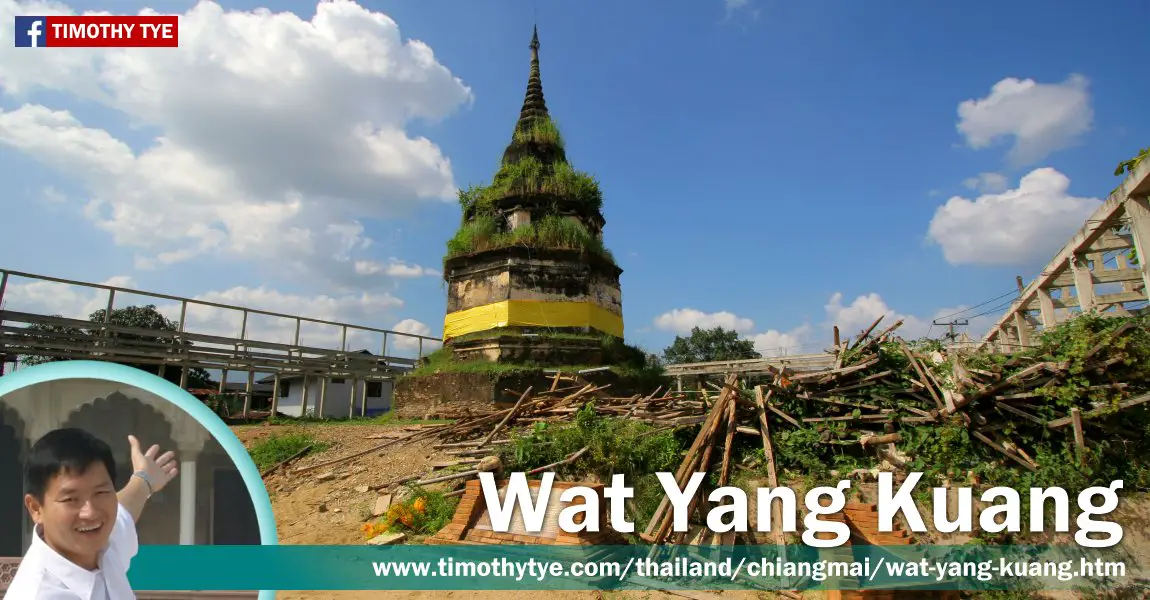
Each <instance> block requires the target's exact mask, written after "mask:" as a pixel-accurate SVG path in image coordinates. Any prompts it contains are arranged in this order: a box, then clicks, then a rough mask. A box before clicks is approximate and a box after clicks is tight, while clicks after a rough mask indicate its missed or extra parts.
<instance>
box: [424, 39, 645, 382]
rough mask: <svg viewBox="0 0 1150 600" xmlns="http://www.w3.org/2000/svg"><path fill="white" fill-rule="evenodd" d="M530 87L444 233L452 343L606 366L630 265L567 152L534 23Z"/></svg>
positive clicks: (514, 357)
mask: <svg viewBox="0 0 1150 600" xmlns="http://www.w3.org/2000/svg"><path fill="white" fill-rule="evenodd" d="M530 47H531V70H530V75H529V77H528V80H527V94H526V97H525V98H524V100H523V108H522V110H521V111H520V113H519V120H518V122H517V123H516V124H515V129H514V132H513V134H512V138H511V143H510V144H509V145H508V146H507V149H506V151H505V152H504V153H503V159H502V162H501V164H500V168H499V170H498V172H496V174H495V177H494V178H493V180H492V182H491V184H490V185H485V186H472V187H471V188H469V189H467V190H464V191H461V192H460V194H459V202H460V205H461V207H462V209H463V219H462V224H461V226H460V229H459V231H458V233H456V235H455V237H453V238H452V239H451V240H450V241H449V242H448V253H447V257H446V258H445V260H444V270H443V272H444V279H445V280H446V281H447V285H448V297H447V316H446V317H445V319H444V336H443V337H444V341H445V343H446V344H447V345H448V346H449V347H450V348H451V349H452V352H453V353H454V357H455V359H457V360H475V359H480V358H483V359H487V360H492V361H500V362H532V363H535V364H539V365H572V364H582V365H588V364H602V363H603V361H604V357H603V354H602V347H603V345H602V341H603V339H604V338H605V336H607V339H610V338H615V339H618V340H621V339H622V337H623V317H622V314H623V310H622V293H621V291H620V288H619V275H620V274H621V273H622V269H620V268H619V267H618V266H617V265H616V264H615V261H614V259H613V258H612V256H611V254H610V252H608V251H607V249H606V248H605V247H604V246H603V226H604V224H605V221H604V219H603V214H602V212H601V210H602V204H603V196H602V192H601V191H600V188H599V183H598V182H597V181H596V180H595V179H594V178H593V177H591V176H590V175H588V174H586V173H583V172H581V171H577V170H576V169H574V168H573V167H572V165H571V163H570V162H568V160H567V153H566V149H565V148H564V144H563V138H562V137H561V136H560V133H559V129H558V127H557V126H556V124H555V122H554V121H553V120H552V119H551V115H550V113H549V112H548V110H547V103H546V101H545V99H544V96H543V81H542V78H541V76H540V70H539V34H538V30H536V31H535V34H534V35H533V36H532V39H531V46H530Z"/></svg>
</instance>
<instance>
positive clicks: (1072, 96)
mask: <svg viewBox="0 0 1150 600" xmlns="http://www.w3.org/2000/svg"><path fill="white" fill-rule="evenodd" d="M1088 87H1089V84H1088V82H1087V80H1086V78H1085V77H1083V76H1081V75H1071V76H1070V77H1069V78H1068V79H1067V80H1066V81H1064V82H1062V83H1053V84H1051V83H1038V82H1036V81H1034V80H1033V79H1022V80H1020V79H1015V78H1013V77H1008V78H1006V79H1003V80H1002V81H999V82H998V83H996V84H994V87H992V88H991V90H990V94H988V95H987V96H986V97H985V98H979V99H976V100H966V101H964V102H962V103H961V104H959V105H958V117H959V120H958V131H959V133H961V134H962V136H963V137H964V138H965V139H966V143H967V145H969V146H970V147H971V148H973V149H975V150H978V149H982V148H987V147H989V146H991V145H992V144H994V143H995V142H997V141H999V140H1001V139H1003V138H1013V145H1012V146H1011V149H1010V152H1009V154H1008V159H1009V160H1010V162H1012V163H1014V164H1015V165H1028V164H1033V163H1035V162H1037V161H1039V160H1042V159H1043V158H1044V157H1046V156H1047V155H1049V154H1050V153H1052V152H1054V151H1056V150H1060V149H1062V148H1065V147H1067V146H1070V145H1071V144H1073V143H1074V142H1075V141H1076V140H1077V139H1078V137H1079V136H1081V135H1082V134H1084V133H1086V132H1087V131H1089V130H1090V126H1091V123H1092V121H1093V119H1094V111H1093V109H1091V107H1090V92H1089V90H1088Z"/></svg>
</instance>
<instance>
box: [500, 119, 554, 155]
mask: <svg viewBox="0 0 1150 600" xmlns="http://www.w3.org/2000/svg"><path fill="white" fill-rule="evenodd" d="M512 143H513V144H516V145H524V144H538V145H549V146H555V147H556V148H560V149H562V148H563V147H564V144H563V135H562V134H561V133H559V126H558V125H557V124H556V123H555V121H554V120H552V119H540V118H536V119H532V120H531V124H530V127H527V128H526V129H516V130H515V133H514V135H513V137H512Z"/></svg>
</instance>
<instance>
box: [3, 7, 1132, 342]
mask: <svg viewBox="0 0 1150 600" xmlns="http://www.w3.org/2000/svg"><path fill="white" fill-rule="evenodd" d="M193 5H194V3H192V2H168V1H163V2H153V3H150V4H143V3H138V2H120V1H105V2H83V3H81V2H73V3H71V4H69V6H70V7H71V8H72V9H74V10H77V11H84V10H107V11H111V12H115V13H135V12H136V11H137V10H138V9H139V8H140V7H142V6H150V7H152V8H155V9H156V10H159V11H161V12H172V13H185V12H187V11H189V10H190V9H191V7H192V6H193ZM260 6H262V4H260V3H252V2H240V3H232V2H226V3H224V4H223V10H220V11H210V10H206V9H205V8H204V7H203V6H201V7H200V8H199V9H197V10H198V11H200V12H198V13H194V14H193V15H191V16H188V17H186V18H185V20H184V21H183V22H182V26H181V45H182V47H181V48H180V49H178V50H143V51H140V50H136V51H125V50H120V51H112V52H107V51H92V52H87V51H72V50H62V49H60V50H51V49H41V50H35V51H29V50H23V51H21V52H15V49H13V48H11V47H10V46H11V45H12V44H11V42H10V41H9V38H10V35H11V29H10V28H11V26H12V25H11V23H12V20H11V17H10V15H11V14H12V13H16V14H40V13H43V12H44V11H45V10H47V9H45V8H43V6H42V5H40V4H37V3H26V2H20V3H13V2H12V0H0V17H2V18H3V19H2V22H0V27H3V28H6V29H0V35H2V36H3V37H2V38H0V65H3V66H0V111H3V112H0V179H3V180H4V181H5V182H6V183H7V188H6V190H7V192H8V193H7V194H5V195H4V196H3V198H0V204H2V213H0V214H4V215H5V217H4V219H3V225H4V227H3V229H4V234H3V236H2V237H0V253H2V255H3V256H4V257H5V258H4V259H3V260H2V261H0V265H2V266H3V267H5V268H12V269H17V270H22V271H30V272H35V273H42V274H47V275H52V276H57V277H66V278H74V279H80V280H85V281H107V280H111V279H112V278H116V279H115V281H118V282H121V283H123V282H130V283H131V284H132V286H133V287H137V288H140V289H146V290H153V291H159V292H164V293H169V294H179V295H188V296H203V297H207V298H214V299H225V300H231V301H235V303H238V304H244V305H249V306H253V307H256V308H269V309H274V310H284V311H286V312H293V311H304V312H305V314H308V315H311V316H317V317H323V318H335V319H343V320H348V321H351V322H354V323H361V324H365V325H372V326H381V327H392V326H396V325H397V324H398V323H401V322H404V323H406V325H404V327H406V328H407V329H408V330H411V331H424V332H430V333H431V334H432V335H439V334H440V333H441V331H442V318H443V311H444V307H445V296H446V289H445V287H444V284H443V282H442V279H441V278H440V277H438V276H437V275H438V273H437V272H436V269H438V268H439V265H440V260H441V258H442V255H443V252H444V248H445V242H446V240H447V239H448V238H449V237H450V236H451V235H452V234H453V232H454V230H455V228H456V227H457V225H458V219H459V211H458V208H457V206H456V204H455V203H454V202H453V201H452V199H451V198H450V194H449V192H450V189H452V188H454V187H455V186H466V185H468V184H470V183H482V182H484V181H487V180H489V178H490V177H491V175H492V174H493V172H494V170H495V168H496V166H497V164H498V160H499V157H500V154H501V152H502V150H503V147H504V146H505V145H506V143H507V141H508V140H509V137H510V133H511V129H512V127H513V124H514V121H515V118H516V116H517V114H518V110H519V105H520V104H521V102H522V97H523V91H524V88H525V85H526V78H527V67H528V57H529V53H528V49H527V43H528V41H529V39H530V35H531V26H532V23H533V21H535V20H537V22H538V24H539V32H540V38H541V43H542V49H541V62H542V73H543V85H544V90H545V93H546V97H547V102H548V106H549V108H550V110H551V112H552V115H553V116H554V117H555V118H556V119H557V120H558V122H559V123H560V126H561V127H562V129H563V132H564V135H565V138H566V139H567V144H568V156H569V158H570V159H571V161H572V162H573V163H574V164H575V166H576V167H577V168H580V169H583V170H586V171H589V172H591V173H592V174H594V175H595V176H596V177H597V178H598V179H599V180H600V182H601V184H602V186H603V190H604V195H605V207H604V214H605V217H606V219H607V227H606V229H605V241H606V243H607V245H608V247H609V248H610V249H611V250H612V251H613V252H614V253H615V255H616V257H617V258H618V260H619V262H620V263H621V266H622V267H623V269H624V274H623V278H622V285H623V305H624V318H625V323H626V327H627V337H628V339H629V341H631V342H633V343H637V344H639V345H642V346H645V347H647V348H648V349H650V350H661V349H662V348H663V347H664V346H666V345H667V344H668V343H669V342H670V341H671V339H672V338H673V337H674V335H675V333H676V332H683V331H685V330H687V329H689V327H690V326H691V325H695V324H699V325H704V326H706V325H714V324H722V325H725V326H728V327H735V328H737V329H739V330H740V332H741V333H743V334H744V335H746V336H748V337H750V338H753V339H755V341H756V343H757V344H758V345H759V347H760V349H762V350H765V351H771V350H775V349H778V348H787V350H786V351H787V352H806V351H817V350H819V349H821V347H823V346H825V344H826V342H827V340H829V336H830V325H831V324H835V323H837V324H839V325H841V326H842V327H843V328H844V329H845V330H846V332H848V333H853V332H857V330H858V329H860V328H862V327H864V326H865V325H866V324H869V322H870V321H871V320H873V318H874V317H875V316H877V315H879V314H884V313H893V314H896V315H899V316H901V317H904V318H906V319H907V322H908V333H909V334H917V335H922V334H925V333H928V332H929V333H931V334H933V335H937V334H938V333H939V328H937V327H934V328H930V327H929V323H930V321H931V320H932V319H933V318H935V317H937V316H940V315H944V314H949V313H952V312H955V311H957V310H961V309H964V308H966V307H969V306H972V305H975V304H978V303H980V302H982V301H984V300H987V299H990V298H993V297H996V296H1000V295H1001V294H1003V293H1004V292H1009V291H1010V290H1011V289H1012V288H1014V285H1015V284H1014V277H1015V275H1022V276H1023V277H1024V279H1026V280H1029V279H1030V278H1032V277H1033V276H1034V275H1036V274H1037V272H1038V271H1039V270H1040V269H1041V268H1042V266H1043V265H1044V264H1045V263H1046V261H1047V260H1048V259H1049V258H1050V257H1051V256H1053V255H1054V253H1055V252H1056V251H1057V250H1058V249H1059V248H1060V247H1061V246H1062V244H1063V243H1065V241H1066V240H1067V239H1068V238H1069V236H1070V234H1071V233H1072V232H1073V231H1075V230H1077V228H1078V227H1080V226H1081V225H1082V223H1083V221H1084V220H1085V218H1086V216H1087V215H1088V214H1089V212H1090V210H1091V209H1092V208H1093V207H1094V206H1095V205H1096V204H1097V199H1100V198H1104V197H1105V195H1106V194H1107V193H1108V192H1109V190H1110V189H1112V188H1113V187H1114V186H1115V185H1116V184H1117V183H1118V180H1117V178H1115V177H1113V176H1112V171H1113V169H1114V166H1115V164H1116V163H1117V162H1119V161H1120V160H1123V159H1125V158H1128V157H1130V156H1132V155H1134V154H1135V153H1136V152H1137V150H1138V148H1140V147H1144V146H1146V145H1147V143H1148V142H1147V140H1148V139H1150V123H1148V121H1147V118H1146V117H1145V112H1144V110H1139V109H1140V108H1142V107H1141V106H1140V104H1144V103H1145V98H1146V97H1147V95H1148V92H1150V89H1148V87H1150V86H1148V84H1147V83H1145V82H1144V81H1142V80H1141V78H1138V77H1136V76H1135V72H1136V71H1137V67H1136V65H1137V59H1136V56H1137V55H1138V54H1139V53H1140V52H1141V48H1140V46H1139V43H1138V41H1137V40H1138V39H1140V37H1141V36H1142V34H1143V33H1144V32H1143V31H1142V30H1141V28H1140V24H1142V23H1145V22H1147V20H1148V19H1150V5H1147V4H1146V3H1145V2H1139V1H1124V2H1114V3H1110V4H1108V5H1107V6H1106V7H1105V9H1101V8H1096V7H1091V6H1089V5H1088V4H1086V3H1081V2H1069V1H1063V2H1048V1H1047V2H1041V3H1039V2H1029V1H1025V2H1022V1H1020V2H1011V3H1006V4H1002V3H990V2H977V1H976V2H966V3H950V4H939V3H907V2H900V3H858V2H842V1H838V2H833V1H829V0H825V1H811V2H788V3H784V2H768V1H765V0H744V1H741V2H740V1H735V2H732V1H731V0H727V2H724V1H723V0H706V1H704V0H698V1H691V2H686V1H679V2H659V3H655V2H607V1H587V2H573V1H568V2H557V1H556V2H536V3H527V2H511V1H488V2H482V3H475V2H461V1H455V0H451V1H448V0H429V1H424V2H398V1H391V2H361V3H360V5H359V6H361V7H362V9H358V8H356V7H349V6H347V5H346V4H343V5H340V6H341V8H340V10H339V11H338V18H336V17H335V16H333V17H332V18H331V19H327V20H323V19H320V20H317V21H316V22H314V23H308V21H310V20H311V19H312V17H313V16H314V15H315V14H316V4H315V3H314V2H306V3H305V2H284V3H276V10H277V11H288V10H290V11H292V12H294V13H295V14H296V15H297V16H298V19H297V18H295V17H291V16H290V15H280V16H278V17H271V16H269V15H267V14H264V13H261V12H257V13H254V14H248V15H242V14H239V13H234V14H225V11H252V10H253V9H256V8H258V7H260ZM368 11H370V12H371V13H382V14H385V15H387V16H388V17H390V19H391V20H393V21H394V24H393V25H388V24H386V23H385V22H386V19H383V18H382V17H378V16H372V15H371V14H369V12H368ZM334 14H335V13H333V15H334ZM299 19H302V21H300V20H299ZM381 23H384V24H383V25H381ZM396 28H397V29H398V34H396ZM328 34H331V35H328ZM333 36H335V37H336V38H338V39H341V40H344V41H347V40H348V39H352V40H358V41H359V42H362V44H361V45H360V46H356V45H354V44H344V45H342V46H341V45H340V44H337V43H335V42H331V41H330V40H331V39H332V37H333ZM341 36H342V37H341ZM325 40H326V41H325ZM410 40H418V41H419V42H422V44H425V45H426V47H428V48H429V49H430V51H431V52H433V54H434V56H433V58H432V56H431V53H429V52H425V51H424V50H422V49H421V48H419V47H418V46H413V45H412V44H411V42H410ZM325 44H327V45H326V46H325ZM357 47H359V48H371V49H372V50H371V51H368V52H364V51H362V50H359V51H357V50H356V48H357ZM301 48H308V50H301ZM81 52H86V53H85V54H81ZM101 52H102V53H101ZM162 53H166V54H162ZM964 103H966V104H964ZM63 111H67V113H64V112H63ZM362 123H370V124H371V125H372V128H373V129H375V130H382V131H384V132H386V135H385V134H378V135H376V136H374V137H371V138H370V139H371V140H372V141H371V144H370V146H365V145H364V144H365V142H364V140H365V139H368V138H367V137H364V136H359V137H356V136H357V135H358V134H355V133H353V132H352V128H353V126H356V125H357V124H362ZM341 128H342V129H341ZM100 132H104V133H103V134H101V133H100ZM404 132H405V133H404ZM397 136H398V137H397ZM421 137H424V138H426V140H427V141H426V142H419V141H418V138H421ZM160 138H163V139H164V140H166V141H165V142H158V141H157V140H158V139H160ZM57 145H58V146H60V147H59V148H57V147H56V146H57ZM65 146H66V147H67V148H64V147H65ZM158 147H159V148H161V151H156V148H158ZM368 147H370V148H371V152H370V153H368V152H366V151H365V152H357V151H356V148H360V149H363V148H368ZM61 148H63V149H61ZM109 157H111V158H109ZM412 157H414V158H412ZM1024 176H1028V178H1027V179H1026V180H1023V177H1024ZM93 200H95V202H93ZM197 224H198V225H199V226H198V227H197ZM45 239H51V240H53V242H52V243H51V244H49V245H44V244H42V242H43V240H45ZM301 239H303V240H310V241H309V242H308V243H307V244H305V243H302V242H301V243H297V241H298V240H301ZM367 239H370V240H371V242H370V243H369V244H368V243H365V241H364V240H367ZM308 244H310V246H309V245H308ZM305 246H307V247H306V248H305ZM356 265H358V266H356ZM17 290H18V291H17V292H15V293H13V294H10V296H9V302H11V303H17V304H18V303H21V302H23V303H25V304H36V303H39V304H40V308H41V309H44V310H47V309H49V308H51V309H53V310H55V311H64V310H68V309H74V310H76V311H82V310H85V309H86V308H90V305H91V302H92V301H91V299H88V298H86V297H85V296H83V295H82V294H64V293H52V294H47V293H46V292H45V291H44V290H40V291H37V290H35V289H20V288H17ZM1006 299H1007V300H1008V299H1009V298H1006ZM999 304H1001V302H995V303H992V304H990V305H988V306H986V307H983V308H980V309H975V310H972V311H968V312H967V313H965V315H967V316H973V315H977V314H978V313H981V312H983V311H984V310H985V309H986V308H995V307H996V306H997V305H999ZM995 316H997V315H995V314H990V315H986V316H982V317H979V318H978V319H975V320H974V321H973V322H972V325H971V333H972V334H978V333H982V331H980V330H979V329H978V328H979V327H981V328H983V329H985V327H986V326H987V325H988V324H989V321H990V320H991V319H993V317H995ZM203 321H204V323H203V324H204V326H205V327H211V326H222V325H220V323H215V325H213V324H212V323H211V322H210V321H211V319H210V318H209V317H207V316H204V317H203Z"/></svg>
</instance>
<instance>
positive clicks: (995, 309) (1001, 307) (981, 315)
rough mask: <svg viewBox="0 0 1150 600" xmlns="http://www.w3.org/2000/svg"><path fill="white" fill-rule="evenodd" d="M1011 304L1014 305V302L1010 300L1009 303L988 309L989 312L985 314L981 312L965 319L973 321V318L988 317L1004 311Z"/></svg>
mask: <svg viewBox="0 0 1150 600" xmlns="http://www.w3.org/2000/svg"><path fill="white" fill-rule="evenodd" d="M1013 303H1014V300H1011V301H1009V302H1006V303H1003V304H999V305H998V306H996V307H994V308H992V309H990V310H988V311H986V312H981V313H978V314H977V315H974V316H970V317H966V318H967V319H973V318H976V317H983V316H986V315H989V314H991V313H996V312H1001V311H1004V310H1006V308H1007V307H1008V306H1010V305H1011V304H1013Z"/></svg>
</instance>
